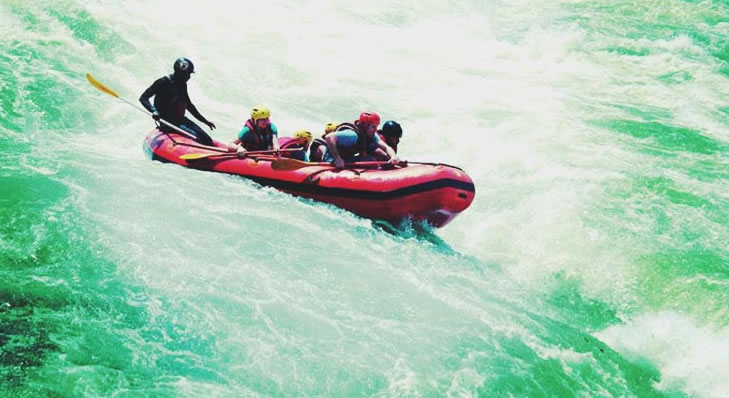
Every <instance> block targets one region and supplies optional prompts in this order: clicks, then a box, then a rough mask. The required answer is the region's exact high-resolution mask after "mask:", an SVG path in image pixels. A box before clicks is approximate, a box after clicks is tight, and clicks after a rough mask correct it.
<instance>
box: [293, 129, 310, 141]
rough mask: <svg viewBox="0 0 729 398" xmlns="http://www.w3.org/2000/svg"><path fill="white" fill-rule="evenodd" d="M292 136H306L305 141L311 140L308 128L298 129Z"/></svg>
mask: <svg viewBox="0 0 729 398" xmlns="http://www.w3.org/2000/svg"><path fill="white" fill-rule="evenodd" d="M294 138H306V141H307V142H311V140H312V137H311V133H310V132H309V130H303V129H302V130H298V131H296V132H295V133H294Z"/></svg>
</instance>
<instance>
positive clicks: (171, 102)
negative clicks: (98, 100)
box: [139, 75, 213, 145]
mask: <svg viewBox="0 0 729 398" xmlns="http://www.w3.org/2000/svg"><path fill="white" fill-rule="evenodd" d="M152 96H154V106H152V104H151V103H150V102H149V99H150V98H151V97H152ZM139 102H141V103H142V105H144V107H145V108H147V110H148V111H150V112H154V111H157V112H159V115H160V117H161V118H162V119H165V120H167V121H168V122H170V123H171V124H174V125H175V126H178V127H179V128H181V129H182V130H184V131H186V132H188V133H190V134H192V135H193V136H195V137H197V141H198V142H199V143H201V144H203V145H213V139H212V138H210V136H209V135H208V134H207V133H206V132H205V131H203V129H202V128H200V126H198V125H197V124H195V122H193V121H192V120H190V119H188V118H187V117H185V111H186V110H189V111H190V113H191V114H192V116H195V118H196V119H198V120H199V121H201V122H203V123H205V124H209V123H210V122H208V120H207V119H205V118H204V117H203V115H201V114H200V112H198V110H197V108H195V105H193V103H192V101H190V97H189V96H188V95H187V82H186V81H185V80H184V79H178V78H177V76H175V75H169V76H163V77H160V78H159V79H157V80H156V81H155V82H154V83H152V85H151V86H149V87H148V88H147V89H146V90H144V92H143V93H142V95H141V96H140V97H139ZM160 129H163V131H167V132H172V131H173V130H172V129H170V128H169V127H167V126H165V125H164V124H163V125H160Z"/></svg>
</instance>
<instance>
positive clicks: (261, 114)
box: [251, 106, 271, 122]
mask: <svg viewBox="0 0 729 398" xmlns="http://www.w3.org/2000/svg"><path fill="white" fill-rule="evenodd" d="M269 117H271V111H270V110H268V108H266V107H265V106H257V107H255V108H253V109H252V110H251V119H253V122H257V121H258V119H267V118H269Z"/></svg>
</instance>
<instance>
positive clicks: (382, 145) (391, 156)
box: [377, 140, 400, 164]
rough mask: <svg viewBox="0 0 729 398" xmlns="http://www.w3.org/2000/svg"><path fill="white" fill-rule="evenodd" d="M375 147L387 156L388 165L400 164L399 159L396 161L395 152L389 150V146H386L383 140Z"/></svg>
mask: <svg viewBox="0 0 729 398" xmlns="http://www.w3.org/2000/svg"><path fill="white" fill-rule="evenodd" d="M377 145H378V148H377V149H380V150H382V151H384V152H385V153H386V154H387V156H388V159H389V160H388V163H390V164H398V163H400V159H398V157H397V153H395V150H394V149H392V148H390V146H389V145H387V143H385V140H380V142H378V143H377Z"/></svg>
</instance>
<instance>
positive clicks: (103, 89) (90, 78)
mask: <svg viewBox="0 0 729 398" xmlns="http://www.w3.org/2000/svg"><path fill="white" fill-rule="evenodd" d="M86 79H87V80H88V81H89V83H91V85H92V86H94V87H96V88H97V89H99V91H101V92H103V93H106V94H109V95H111V96H112V97H114V98H117V99H119V100H121V101H122V102H124V103H126V104H128V105H130V106H132V107H134V108H135V109H137V110H139V111H140V112H142V113H144V114H146V115H147V116H152V112H150V111H148V110H147V109H144V108H142V107H141V106H139V105H137V104H135V103H132V102H130V101H129V100H127V99H126V98H124V97H122V96H120V95H119V94H117V92H116V91H114V90H112V89H110V88H109V87H107V86H105V85H104V84H102V83H101V82H100V81H98V80H96V79H95V78H94V77H93V76H91V75H90V74H88V73H87V74H86ZM159 122H160V123H162V124H164V125H165V126H168V127H170V128H171V129H173V130H175V131H176V132H178V133H180V134H182V135H184V136H185V137H188V138H192V139H193V140H196V141H197V137H195V136H194V135H192V134H190V133H188V132H187V131H185V130H183V129H181V128H179V127H177V126H175V125H174V124H172V123H170V122H168V121H167V120H165V119H162V118H160V119H159ZM163 133H165V134H167V132H165V131H163ZM167 136H168V137H170V139H171V140H172V142H173V143H175V144H177V141H175V139H174V138H172V136H170V135H169V134H167ZM190 146H193V145H190ZM200 147H202V148H205V149H208V150H211V151H217V152H223V153H227V152H228V151H227V150H225V149H221V148H217V147H210V146H205V145H200Z"/></svg>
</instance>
